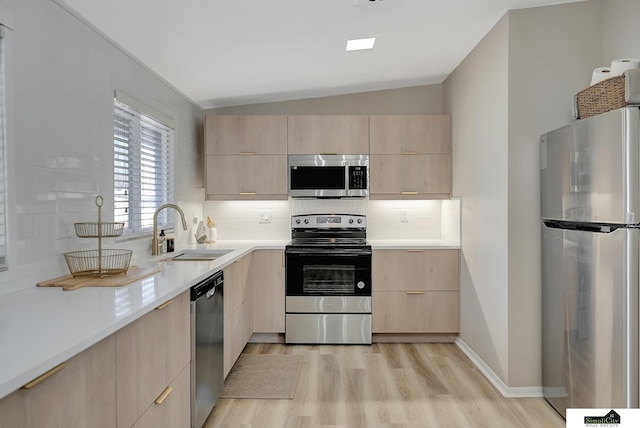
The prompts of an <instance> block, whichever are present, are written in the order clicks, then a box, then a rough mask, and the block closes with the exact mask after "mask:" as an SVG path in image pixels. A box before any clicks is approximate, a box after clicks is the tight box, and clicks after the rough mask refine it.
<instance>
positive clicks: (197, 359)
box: [191, 271, 224, 428]
mask: <svg viewBox="0 0 640 428" xmlns="http://www.w3.org/2000/svg"><path fill="white" fill-rule="evenodd" d="M223 286H224V280H223V276H222V271H219V272H216V273H214V274H213V275H211V276H210V277H208V278H207V279H205V280H204V281H202V282H200V283H198V284H196V285H194V286H193V287H191V427H192V428H202V425H204V422H205V421H206V419H207V417H208V416H209V413H211V409H213V406H214V405H215V403H216V400H217V399H218V396H219V395H220V392H221V391H222V386H223V384H224V377H223V370H224V369H223V335H224V326H223V322H224V311H223V298H222V296H223V288H224V287H223Z"/></svg>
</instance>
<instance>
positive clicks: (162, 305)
mask: <svg viewBox="0 0 640 428" xmlns="http://www.w3.org/2000/svg"><path fill="white" fill-rule="evenodd" d="M171 303H173V299H169V300H167V301H166V302H164V303H163V304H161V305H160V306H158V307H156V311H161V310H163V309H164V308H166V307H167V306H169V305H170V304H171Z"/></svg>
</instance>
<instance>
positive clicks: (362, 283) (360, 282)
mask: <svg viewBox="0 0 640 428" xmlns="http://www.w3.org/2000/svg"><path fill="white" fill-rule="evenodd" d="M364 285H365V284H364V282H362V281H358V283H357V284H356V287H358V288H359V289H360V290H362V289H363V288H364Z"/></svg>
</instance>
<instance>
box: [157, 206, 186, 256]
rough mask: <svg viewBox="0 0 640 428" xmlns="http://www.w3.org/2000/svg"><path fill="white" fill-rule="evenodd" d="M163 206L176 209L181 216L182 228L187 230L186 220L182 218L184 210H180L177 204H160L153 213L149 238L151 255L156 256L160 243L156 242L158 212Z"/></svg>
mask: <svg viewBox="0 0 640 428" xmlns="http://www.w3.org/2000/svg"><path fill="white" fill-rule="evenodd" d="M164 208H173V209H175V210H176V211H178V213H180V218H182V227H183V228H184V230H187V222H186V220H185V219H184V212H182V209H181V208H180V207H179V206H177V205H176V204H164V205H160V206H159V207H158V208H156V211H155V212H154V213H153V237H152V238H151V255H152V256H157V255H158V254H160V248H159V246H160V243H158V213H160V211H162V210H163V209H164Z"/></svg>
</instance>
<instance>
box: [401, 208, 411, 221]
mask: <svg viewBox="0 0 640 428" xmlns="http://www.w3.org/2000/svg"><path fill="white" fill-rule="evenodd" d="M400 222H402V223H409V210H400Z"/></svg>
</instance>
